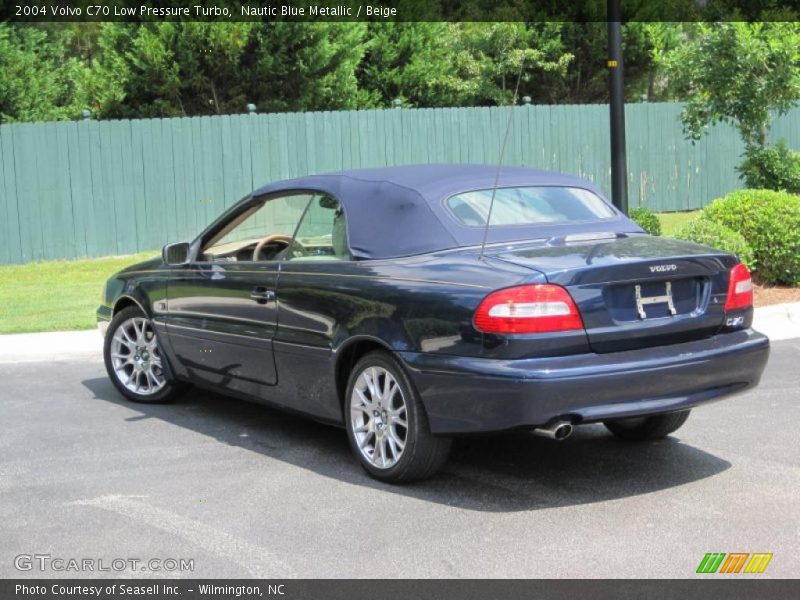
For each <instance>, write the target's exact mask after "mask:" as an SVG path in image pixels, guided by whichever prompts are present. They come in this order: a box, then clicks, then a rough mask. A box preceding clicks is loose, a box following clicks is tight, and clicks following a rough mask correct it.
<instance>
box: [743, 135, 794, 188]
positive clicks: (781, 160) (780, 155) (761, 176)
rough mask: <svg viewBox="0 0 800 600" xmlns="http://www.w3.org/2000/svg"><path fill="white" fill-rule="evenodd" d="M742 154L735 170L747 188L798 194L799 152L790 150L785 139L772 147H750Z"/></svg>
mask: <svg viewBox="0 0 800 600" xmlns="http://www.w3.org/2000/svg"><path fill="white" fill-rule="evenodd" d="M744 156H745V158H744V160H743V161H742V164H741V165H740V166H739V167H737V169H736V170H737V171H738V172H739V178H740V179H742V180H743V181H744V183H745V185H746V186H747V187H748V188H751V189H767V190H786V191H787V192H790V193H792V194H800V152H795V151H794V150H790V149H789V148H788V147H787V146H786V141H785V140H781V141H780V142H778V143H777V144H775V146H773V147H772V148H761V147H758V146H757V147H753V148H750V149H749V150H747V151H746V152H745V153H744Z"/></svg>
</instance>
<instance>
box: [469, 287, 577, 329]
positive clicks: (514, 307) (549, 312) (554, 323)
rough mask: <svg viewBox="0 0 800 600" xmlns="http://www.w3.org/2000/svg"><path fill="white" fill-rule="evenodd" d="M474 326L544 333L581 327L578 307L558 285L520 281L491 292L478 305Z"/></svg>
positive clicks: (477, 327)
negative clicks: (516, 285) (530, 283)
mask: <svg viewBox="0 0 800 600" xmlns="http://www.w3.org/2000/svg"><path fill="white" fill-rule="evenodd" d="M473 323H474V325H475V329H477V330H478V331H483V332H484V333H546V332H550V331H569V330H572V329H583V321H582V320H581V315H580V313H579V312H578V307H577V306H575V302H574V301H573V300H572V297H571V296H570V295H569V293H568V292H567V290H565V289H564V288H563V287H561V286H558V285H550V284H534V285H521V286H518V287H512V288H506V289H503V290H497V291H496V292H492V293H491V294H489V295H488V296H486V298H484V299H483V300H482V301H481V303H480V304H479V305H478V308H477V310H476V311H475V317H474V319H473Z"/></svg>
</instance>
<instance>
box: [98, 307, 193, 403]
mask: <svg viewBox="0 0 800 600" xmlns="http://www.w3.org/2000/svg"><path fill="white" fill-rule="evenodd" d="M103 358H104V360H105V364H106V371H107V372H108V376H109V377H110V378H111V382H112V383H113V384H114V387H116V388H117V389H118V390H119V392H120V393H121V394H122V395H123V396H125V397H126V398H128V399H130V400H133V401H135V402H150V403H154V402H169V401H171V400H174V399H175V398H177V397H178V396H179V395H180V394H181V393H182V392H183V391H184V390H185V389H186V385H185V384H182V383H179V382H177V381H174V380H172V379H171V377H170V374H169V369H168V368H167V365H166V358H165V357H164V356H163V355H162V354H161V348H160V346H159V345H158V339H157V338H156V332H155V329H153V324H152V323H151V322H150V319H148V318H147V315H145V314H144V313H143V312H142V310H141V309H140V308H139V307H137V306H129V307H127V308H124V309H123V310H121V311H119V312H118V313H117V314H116V315H114V318H113V319H111V323H110V324H109V326H108V330H107V332H106V339H105V343H104V345H103Z"/></svg>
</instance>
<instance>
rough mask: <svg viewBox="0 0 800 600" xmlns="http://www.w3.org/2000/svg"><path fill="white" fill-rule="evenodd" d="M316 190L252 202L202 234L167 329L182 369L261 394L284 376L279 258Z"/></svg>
mask: <svg viewBox="0 0 800 600" xmlns="http://www.w3.org/2000/svg"><path fill="white" fill-rule="evenodd" d="M313 197H314V195H313V194H311V193H302V192H298V193H284V194H281V195H280V196H276V197H270V198H268V199H262V200H254V201H253V202H252V203H247V204H245V205H244V206H243V207H242V209H241V210H240V211H237V212H235V213H234V214H232V215H230V217H229V218H228V220H227V222H226V223H223V224H222V225H221V226H220V227H216V228H214V229H213V230H212V231H211V232H210V233H209V235H208V238H207V239H203V240H201V245H200V247H199V249H198V253H197V260H195V261H194V262H191V263H190V264H188V265H185V266H183V267H179V268H178V269H177V270H176V271H175V272H173V274H172V276H171V278H170V281H169V286H168V289H167V315H166V330H167V336H168V338H169V346H170V350H171V353H172V355H173V357H174V362H175V363H176V367H175V368H176V369H178V370H180V371H181V375H183V376H185V377H187V378H188V379H190V380H192V381H197V382H205V383H208V384H211V385H213V386H216V387H221V388H225V389H229V390H233V391H239V392H242V393H246V394H248V395H256V396H261V395H263V393H264V391H265V389H266V388H269V387H270V386H274V385H275V384H276V383H277V377H278V375H277V371H276V368H275V360H274V355H273V349H272V340H273V337H274V335H275V328H276V325H277V303H276V302H277V296H276V287H277V279H278V269H279V262H280V259H281V258H282V257H283V256H284V255H285V251H286V250H288V246H289V244H290V242H291V239H292V235H293V234H294V231H295V229H296V228H297V224H298V223H299V221H300V219H301V217H302V215H303V213H304V212H305V210H306V207H307V206H308V204H309V201H310V200H311V198H313Z"/></svg>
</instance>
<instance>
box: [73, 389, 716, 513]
mask: <svg viewBox="0 0 800 600" xmlns="http://www.w3.org/2000/svg"><path fill="white" fill-rule="evenodd" d="M82 383H83V385H84V386H85V387H86V388H88V389H89V390H90V391H91V392H92V393H93V394H94V396H95V399H97V400H102V401H107V402H111V403H114V404H119V405H124V406H125V407H127V408H129V409H133V410H136V411H138V412H139V413H140V414H139V415H136V416H132V417H129V418H127V419H126V421H127V422H135V421H140V420H142V419H148V418H154V419H160V420H162V421H164V422H167V423H170V424H172V425H175V426H178V427H183V428H188V429H189V430H192V431H195V432H197V433H200V434H203V435H207V436H210V437H212V438H215V439H217V440H219V441H220V442H222V443H225V444H229V445H233V446H237V447H240V448H244V449H247V450H250V451H253V452H257V453H260V454H262V455H265V456H268V457H270V458H272V459H276V460H281V461H284V462H287V463H289V464H292V465H295V466H297V467H300V468H303V469H306V470H309V471H312V472H315V473H318V474H319V475H322V476H325V477H331V478H334V479H337V480H339V481H344V482H347V483H350V484H354V485H360V486H365V487H369V488H372V489H376V490H382V491H384V492H386V493H391V494H401V495H404V496H409V497H413V498H416V499H419V500H424V501H429V502H436V503H439V504H445V505H449V506H455V507H459V508H464V509H468V510H477V511H488V512H514V511H527V510H537V509H543V508H554V507H560V506H573V505H580V504H588V503H592V502H601V501H605V500H614V499H620V498H626V497H629V496H636V495H640V494H648V493H652V492H656V491H659V490H662V489H668V488H672V487H675V486H679V485H683V484H686V483H690V482H693V481H697V480H700V479H704V478H707V477H711V476H713V475H716V474H717V473H720V472H722V471H725V470H726V469H728V468H730V466H731V464H730V463H729V462H727V461H726V460H724V459H721V458H719V457H716V456H714V455H712V454H709V453H707V452H704V451H703V450H700V449H698V448H695V447H693V446H690V445H688V444H685V443H682V442H681V441H680V436H679V435H678V436H675V437H670V438H666V439H664V440H659V441H654V442H644V443H630V442H623V441H619V440H617V439H616V438H614V437H612V436H611V435H610V434H609V433H608V432H606V430H605V428H603V427H602V426H601V425H589V426H583V427H577V428H576V429H575V433H574V434H573V435H572V436H571V437H570V438H569V439H568V440H566V441H563V442H554V441H551V440H547V439H543V438H540V437H536V436H533V435H531V434H529V433H507V434H503V435H495V436H483V437H468V438H461V439H456V440H455V443H454V445H453V451H452V454H451V457H450V460H449V462H448V463H447V464H446V465H445V467H444V468H443V469H442V471H440V472H439V474H437V475H436V476H435V477H434V478H432V479H430V480H428V481H424V482H420V483H416V484H412V485H405V486H395V485H387V484H384V483H381V482H378V481H375V480H373V479H371V478H370V477H368V476H367V475H366V473H365V472H364V471H363V470H362V469H361V468H360V467H359V465H358V464H357V463H356V461H355V459H354V458H353V457H352V455H351V452H350V448H349V446H348V442H347V436H346V434H345V432H344V431H343V430H342V429H338V428H336V427H330V426H327V425H322V424H319V423H316V422H314V421H311V420H308V419H305V418H302V417H297V416H293V415H289V414H285V413H283V412H282V411H278V410H274V409H271V408H267V407H264V406H261V405H258V404H253V403H249V402H244V401H240V400H237V399H233V398H228V397H225V396H221V395H218V394H214V393H210V392H206V391H201V390H198V389H194V388H193V389H191V390H190V391H189V392H188V393H187V394H186V395H185V396H184V397H182V398H181V399H180V400H179V401H178V402H176V403H173V404H136V403H131V402H128V401H127V400H125V399H124V398H123V397H122V396H121V395H120V394H119V392H117V390H116V389H115V388H114V387H113V385H112V384H111V382H110V381H109V380H108V379H106V378H94V379H87V380H84V381H83V382H82ZM125 425H126V423H125V422H124V421H123V422H121V423H120V427H125Z"/></svg>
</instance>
